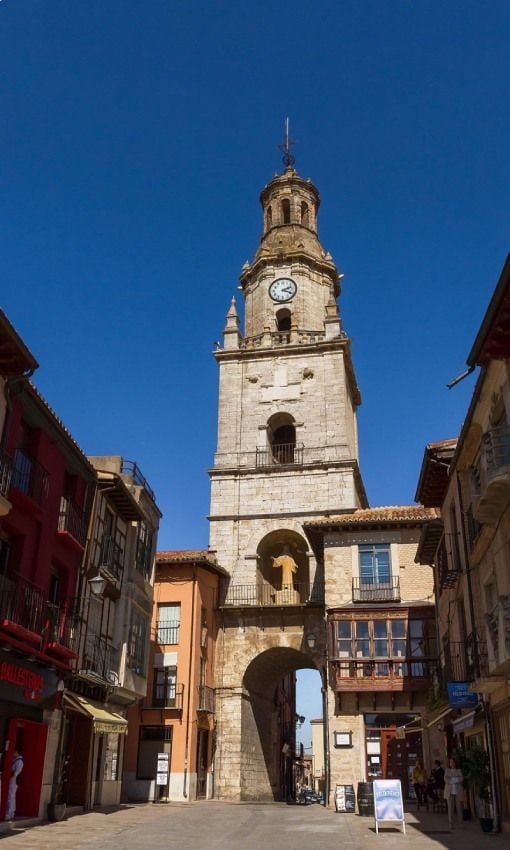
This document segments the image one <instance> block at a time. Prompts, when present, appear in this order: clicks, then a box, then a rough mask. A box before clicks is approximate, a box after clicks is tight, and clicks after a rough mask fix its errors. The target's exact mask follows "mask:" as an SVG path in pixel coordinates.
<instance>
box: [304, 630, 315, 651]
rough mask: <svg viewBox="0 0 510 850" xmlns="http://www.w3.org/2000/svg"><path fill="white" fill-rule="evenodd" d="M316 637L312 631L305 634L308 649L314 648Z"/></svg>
mask: <svg viewBox="0 0 510 850" xmlns="http://www.w3.org/2000/svg"><path fill="white" fill-rule="evenodd" d="M316 641H317V638H316V637H315V635H314V633H313V632H308V634H307V636H306V642H307V644H308V649H315V644H316Z"/></svg>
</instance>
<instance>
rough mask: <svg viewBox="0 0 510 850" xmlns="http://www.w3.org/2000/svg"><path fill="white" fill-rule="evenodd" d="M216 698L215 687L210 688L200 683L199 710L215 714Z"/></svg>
mask: <svg viewBox="0 0 510 850" xmlns="http://www.w3.org/2000/svg"><path fill="white" fill-rule="evenodd" d="M214 698H215V694H214V688H210V687H208V686H207V685H200V686H199V688H198V705H197V711H206V712H207V713H208V714H214V708H215V699H214Z"/></svg>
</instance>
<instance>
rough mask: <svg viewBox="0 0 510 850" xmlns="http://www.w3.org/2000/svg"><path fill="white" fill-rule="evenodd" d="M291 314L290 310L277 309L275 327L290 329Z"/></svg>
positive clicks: (281, 329) (283, 329)
mask: <svg viewBox="0 0 510 850" xmlns="http://www.w3.org/2000/svg"><path fill="white" fill-rule="evenodd" d="M290 322H291V314H290V310H287V309H284V310H278V312H277V314H276V328H277V330H279V331H290Z"/></svg>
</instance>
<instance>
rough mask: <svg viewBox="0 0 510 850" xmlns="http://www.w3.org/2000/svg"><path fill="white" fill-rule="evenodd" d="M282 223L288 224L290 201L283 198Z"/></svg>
mask: <svg viewBox="0 0 510 850" xmlns="http://www.w3.org/2000/svg"><path fill="white" fill-rule="evenodd" d="M282 224H290V201H289V199H288V198H284V199H283V201H282Z"/></svg>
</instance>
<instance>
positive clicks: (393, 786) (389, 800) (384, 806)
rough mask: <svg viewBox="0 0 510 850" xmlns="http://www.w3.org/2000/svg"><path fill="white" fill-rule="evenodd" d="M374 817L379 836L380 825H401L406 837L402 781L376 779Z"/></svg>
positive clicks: (374, 783)
mask: <svg viewBox="0 0 510 850" xmlns="http://www.w3.org/2000/svg"><path fill="white" fill-rule="evenodd" d="M373 785H374V815H375V831H376V833H377V834H379V824H380V823H386V822H392V823H399V824H400V825H401V827H402V832H403V833H404V835H405V831H406V822H405V819H404V803H403V802H402V785H401V783H400V779H374V782H373Z"/></svg>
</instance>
